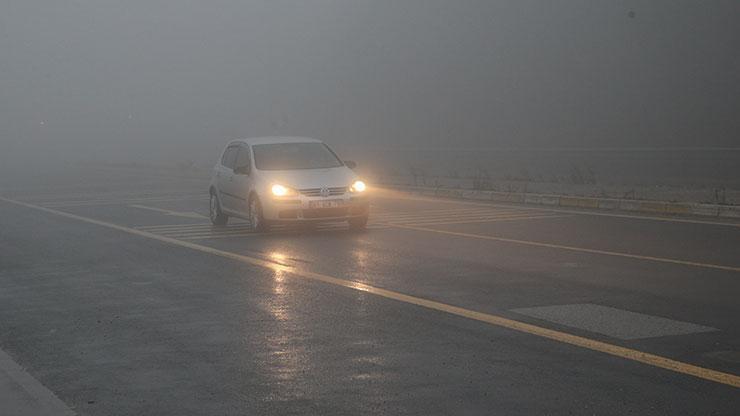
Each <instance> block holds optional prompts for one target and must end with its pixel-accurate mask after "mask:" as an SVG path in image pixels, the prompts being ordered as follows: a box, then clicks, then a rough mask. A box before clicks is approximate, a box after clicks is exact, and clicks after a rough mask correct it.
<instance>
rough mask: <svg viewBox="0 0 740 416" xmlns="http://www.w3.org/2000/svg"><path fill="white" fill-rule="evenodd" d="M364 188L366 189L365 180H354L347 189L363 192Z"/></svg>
mask: <svg viewBox="0 0 740 416" xmlns="http://www.w3.org/2000/svg"><path fill="white" fill-rule="evenodd" d="M365 189H367V185H365V182H363V181H355V182H354V183H353V184H352V186H350V187H349V190H350V191H352V192H357V193H360V192H365Z"/></svg>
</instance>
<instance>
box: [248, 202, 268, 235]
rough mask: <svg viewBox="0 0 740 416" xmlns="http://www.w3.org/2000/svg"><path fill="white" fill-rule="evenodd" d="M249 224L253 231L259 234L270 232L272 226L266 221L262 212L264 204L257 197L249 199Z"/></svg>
mask: <svg viewBox="0 0 740 416" xmlns="http://www.w3.org/2000/svg"><path fill="white" fill-rule="evenodd" d="M249 224H250V226H251V227H252V231H255V232H258V233H265V232H268V231H270V224H269V223H268V222H267V221H266V220H265V216H264V213H263V212H262V204H261V203H260V199H259V198H258V197H256V196H253V197H252V198H250V199H249Z"/></svg>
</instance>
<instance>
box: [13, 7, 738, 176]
mask: <svg viewBox="0 0 740 416" xmlns="http://www.w3.org/2000/svg"><path fill="white" fill-rule="evenodd" d="M630 12H633V14H631V13H630ZM739 22H740V2H738V1H736V0H728V1H675V0H660V1H615V0H606V1H593V0H584V1H561V2H550V1H521V0H516V1H493V0H481V1H473V0H462V1H452V0H388V1H379V0H367V1H359V0H358V1H350V0H346V1H342V0H334V1H329V0H324V1H279V0H264V1H236V0H235V1H207V2H206V1H184V0H178V1H153V0H128V1H115V2H114V1H101V0H90V1H58V0H33V1H11V0H3V1H1V2H0V144H1V145H2V149H0V154H2V156H0V163H10V162H11V161H18V160H23V158H27V157H28V156H29V155H33V157H36V156H39V155H53V158H60V159H69V160H72V159H74V158H79V159H102V160H106V159H126V158H131V159H137V158H142V159H147V158H156V157H162V156H164V155H167V154H176V155H177V156H176V157H181V155H186V156H187V157H190V155H198V154H205V158H206V159H208V160H210V159H211V158H212V157H213V152H214V151H215V150H216V149H218V148H219V147H220V146H221V145H222V144H223V143H224V142H225V141H226V140H228V139H231V138H235V137H249V136H260V135H268V134H281V135H302V136H313V137H318V138H322V139H325V140H327V141H328V142H330V143H332V144H334V145H338V146H340V147H341V146H344V147H347V146H378V147H382V146H396V147H398V146H401V147H415V146H434V147H439V148H445V147H448V146H463V147H472V148H475V147H478V146H484V147H497V146H500V147H524V148H527V147H548V148H549V147H554V148H557V147H621V146H626V147H661V146H689V147H694V146H710V147H737V146H738V143H739V142H740V29H739V28H740V24H739Z"/></svg>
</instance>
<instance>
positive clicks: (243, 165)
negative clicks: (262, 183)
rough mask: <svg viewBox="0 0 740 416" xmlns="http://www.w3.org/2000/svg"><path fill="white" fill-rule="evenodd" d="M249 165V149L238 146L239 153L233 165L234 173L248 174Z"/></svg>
mask: <svg viewBox="0 0 740 416" xmlns="http://www.w3.org/2000/svg"><path fill="white" fill-rule="evenodd" d="M250 165H251V163H250V157H249V148H248V147H247V146H240V147H239V153H238V154H237V156H236V163H235V164H234V172H236V173H242V174H249V172H250V168H251V166H250Z"/></svg>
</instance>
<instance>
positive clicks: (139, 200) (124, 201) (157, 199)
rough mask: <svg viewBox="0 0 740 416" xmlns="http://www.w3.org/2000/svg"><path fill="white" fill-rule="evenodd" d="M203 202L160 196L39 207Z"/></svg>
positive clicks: (183, 197)
mask: <svg viewBox="0 0 740 416" xmlns="http://www.w3.org/2000/svg"><path fill="white" fill-rule="evenodd" d="M196 199H200V200H204V201H206V202H208V201H207V200H206V199H204V197H203V195H202V194H199V195H185V196H171V197H168V196H161V197H152V198H130V199H109V200H87V201H66V202H47V203H43V204H41V206H44V207H47V208H74V207H90V206H97V205H119V204H135V203H151V202H170V201H190V200H196Z"/></svg>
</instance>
